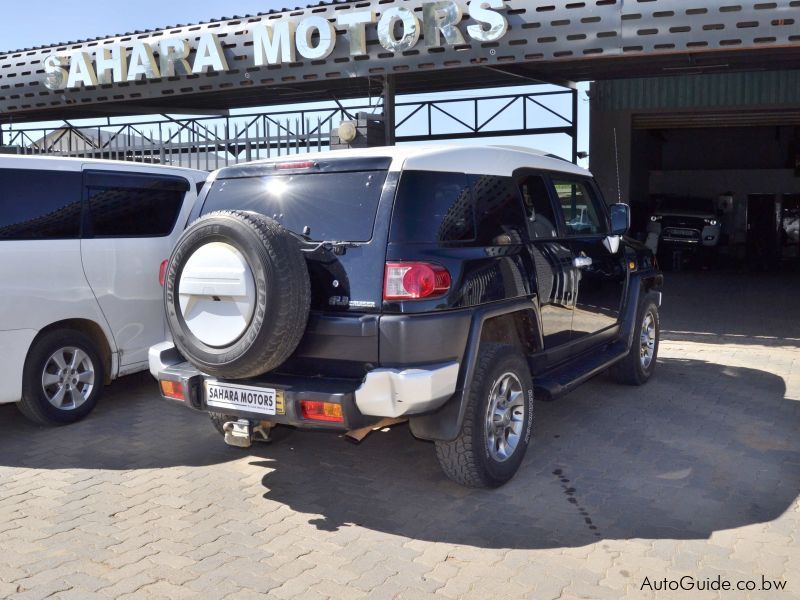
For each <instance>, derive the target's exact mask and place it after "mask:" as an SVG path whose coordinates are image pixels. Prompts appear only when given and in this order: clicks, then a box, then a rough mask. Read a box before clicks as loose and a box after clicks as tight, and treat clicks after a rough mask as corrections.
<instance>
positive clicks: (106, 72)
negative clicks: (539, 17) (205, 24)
mask: <svg viewBox="0 0 800 600" xmlns="http://www.w3.org/2000/svg"><path fill="white" fill-rule="evenodd" d="M465 8H466V9H467V11H468V14H469V16H470V18H471V19H472V21H474V24H472V25H469V26H467V27H464V26H463V24H462V23H461V22H462V20H464V14H465V13H464V10H465ZM504 8H505V4H504V2H503V0H470V1H469V2H464V1H462V0H439V1H436V2H424V3H423V4H422V5H421V9H422V10H421V11H420V14H421V17H420V16H417V14H416V12H415V11H414V10H412V9H410V8H407V7H405V6H393V7H391V8H388V9H386V10H385V11H382V13H381V15H380V18H378V17H377V15H376V11H375V10H372V9H367V10H349V11H342V12H341V13H340V14H338V15H337V16H336V19H335V21H336V27H339V28H340V29H342V30H344V32H345V33H344V35H345V37H346V38H347V40H348V41H349V54H350V56H364V55H366V54H367V37H368V32H367V28H368V27H369V28H376V29H377V40H378V43H379V44H380V45H381V46H382V47H383V48H384V49H386V50H387V51H390V52H394V53H395V54H397V53H402V52H405V51H407V50H411V49H413V48H414V47H415V46H417V44H419V42H420V38H423V39H424V43H425V45H426V46H427V47H441V46H444V45H447V46H451V47H457V46H459V45H464V44H467V43H468V42H467V40H466V38H465V32H466V35H467V36H468V37H469V38H470V39H471V40H474V41H476V42H496V41H499V40H500V39H502V38H503V37H504V36H505V35H506V33H507V32H508V20H507V18H506V16H505V15H504V14H503V13H502V12H500V11H502V10H503V9H504ZM336 27H335V26H334V24H333V23H332V22H331V21H330V20H329V19H326V18H325V17H322V16H318V15H311V16H305V17H302V18H299V19H298V18H292V17H285V18H280V19H277V20H274V21H270V22H261V23H256V24H253V25H252V27H251V28H250V29H249V35H250V36H251V38H252V40H251V41H252V47H253V49H252V60H253V64H252V66H254V67H266V66H270V65H281V64H291V63H295V62H297V61H298V55H299V56H300V57H302V58H303V59H307V60H312V61H313V60H324V59H326V58H327V57H328V56H330V55H331V54H332V53H333V51H334V50H335V49H336V45H337V43H339V39H338V36H337V32H336ZM44 70H45V79H44V84H45V86H46V87H47V88H49V89H51V90H63V89H66V88H80V87H89V86H97V85H107V84H115V83H121V82H134V81H140V80H154V79H161V78H163V77H174V76H181V75H197V74H202V73H208V72H221V73H224V72H227V71H229V70H230V67H229V65H228V59H227V58H226V56H225V52H224V49H223V47H222V43H221V42H220V39H219V36H218V35H217V34H215V33H211V32H205V33H203V34H202V35H200V36H199V37H198V38H196V39H187V38H165V39H161V40H159V41H155V42H153V41H147V40H145V41H141V42H138V43H135V44H133V45H132V46H126V45H121V44H120V45H114V46H108V47H103V48H98V49H97V50H96V51H94V52H88V51H71V52H61V53H53V54H50V55H49V56H48V57H47V58H46V59H45V61H44Z"/></svg>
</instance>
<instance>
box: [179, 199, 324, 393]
mask: <svg viewBox="0 0 800 600" xmlns="http://www.w3.org/2000/svg"><path fill="white" fill-rule="evenodd" d="M310 287H311V286H310V283H309V277H308V268H307V267H306V261H305V258H304V257H303V253H302V251H301V250H300V244H299V242H298V240H297V238H295V237H294V236H293V235H292V234H291V233H289V232H288V231H286V229H284V228H283V227H281V225H280V224H279V223H277V222H276V221H274V220H273V219H270V218H268V217H265V216H263V215H260V214H258V213H253V212H244V211H221V212H213V213H209V214H208V215H206V216H204V217H202V218H200V219H198V220H197V221H195V222H194V223H193V224H192V225H191V226H190V227H189V228H188V229H187V230H186V231H185V232H184V233H183V235H182V236H181V238H180V239H179V240H178V243H177V244H176V246H175V249H174V250H173V252H172V256H171V257H170V259H169V265H168V267H167V272H166V277H165V282H164V300H165V304H166V310H167V322H168V323H169V327H170V329H171V330H172V335H173V340H174V342H175V345H176V346H177V348H178V350H180V351H181V353H182V354H183V355H184V357H186V359H187V360H188V361H189V362H190V363H192V364H193V365H194V366H195V367H197V368H198V369H200V370H201V371H203V372H204V373H207V374H209V375H213V376H215V377H221V378H227V379H246V378H248V377H255V376H256V375H261V374H262V373H266V372H268V371H272V370H273V369H276V368H277V367H279V366H280V365H281V364H283V363H284V362H285V361H286V359H287V358H289V356H290V355H291V354H292V353H293V352H294V351H295V349H296V348H297V345H298V344H299V343H300V339H301V338H302V337H303V333H304V332H305V329H306V324H307V322H308V311H309V305H310V302H311V291H310Z"/></svg>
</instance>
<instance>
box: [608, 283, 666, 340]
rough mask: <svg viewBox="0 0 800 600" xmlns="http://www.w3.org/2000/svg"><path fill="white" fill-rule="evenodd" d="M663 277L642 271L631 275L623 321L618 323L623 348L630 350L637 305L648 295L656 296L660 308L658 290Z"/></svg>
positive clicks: (634, 328) (634, 329) (637, 310)
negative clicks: (657, 296)
mask: <svg viewBox="0 0 800 600" xmlns="http://www.w3.org/2000/svg"><path fill="white" fill-rule="evenodd" d="M663 282H664V276H663V275H662V274H661V273H657V272H655V271H642V272H636V273H631V277H630V280H629V282H628V297H627V298H626V299H625V309H624V310H623V312H622V314H623V315H624V317H623V318H624V320H623V321H622V323H620V332H619V339H621V340H622V341H624V342H625V348H626V349H627V350H630V349H631V347H632V346H633V333H634V332H635V331H636V317H637V314H638V312H639V303H640V302H641V301H642V298H644V297H645V296H647V295H648V294H658V295H659V298H658V305H659V307H660V306H661V298H660V294H661V292H660V290H661V286H662V285H663Z"/></svg>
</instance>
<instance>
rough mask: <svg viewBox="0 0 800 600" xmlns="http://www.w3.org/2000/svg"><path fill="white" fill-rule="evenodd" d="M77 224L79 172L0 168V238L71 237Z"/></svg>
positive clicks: (79, 214) (51, 238) (79, 222)
mask: <svg viewBox="0 0 800 600" xmlns="http://www.w3.org/2000/svg"><path fill="white" fill-rule="evenodd" d="M80 224H81V174H80V173H70V172H65V171H42V170H38V169H0V240H58V239H75V238H77V237H78V236H79V234H80Z"/></svg>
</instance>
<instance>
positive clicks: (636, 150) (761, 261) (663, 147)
mask: <svg viewBox="0 0 800 600" xmlns="http://www.w3.org/2000/svg"><path fill="white" fill-rule="evenodd" d="M709 125H710V126H709ZM799 134H800V112H775V113H764V112H758V113H750V114H741V113H736V114H727V115H726V114H702V115H698V114H693V115H684V116H681V115H677V116H676V115H635V116H634V118H633V132H632V151H631V157H632V161H631V194H632V195H633V196H634V197H636V198H640V199H642V200H643V201H644V202H642V203H641V204H640V210H638V211H635V214H636V218H637V223H636V224H635V225H636V229H637V230H638V231H639V232H645V233H647V234H649V235H648V236H647V240H648V245H652V246H653V247H654V248H657V250H658V251H659V253H660V254H661V255H662V256H666V257H667V259H668V260H669V262H671V263H675V264H674V265H672V266H675V267H678V266H679V265H678V264H677V263H678V262H679V261H680V262H684V261H685V259H687V258H695V259H699V260H700V261H705V262H707V263H708V262H710V263H714V264H717V263H720V264H734V263H735V264H742V263H746V264H748V265H750V266H751V267H754V268H759V269H773V268H777V267H779V266H780V265H781V263H784V262H796V261H797V260H798V257H800V231H799V230H798V226H799V225H800V212H799V205H798V199H800V177H798V175H800V142H799V140H800V135H799ZM676 253H677V255H676ZM701 254H704V255H705V256H698V255H701Z"/></svg>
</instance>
